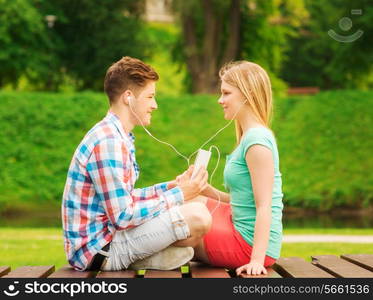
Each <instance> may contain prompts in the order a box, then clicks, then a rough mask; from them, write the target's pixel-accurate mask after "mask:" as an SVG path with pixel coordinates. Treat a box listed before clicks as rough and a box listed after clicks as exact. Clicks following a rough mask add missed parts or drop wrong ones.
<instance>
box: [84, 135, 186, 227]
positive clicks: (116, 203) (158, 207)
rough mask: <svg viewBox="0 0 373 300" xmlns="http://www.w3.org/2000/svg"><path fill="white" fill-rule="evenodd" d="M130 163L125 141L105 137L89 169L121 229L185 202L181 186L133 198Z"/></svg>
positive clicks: (109, 212)
mask: <svg viewBox="0 0 373 300" xmlns="http://www.w3.org/2000/svg"><path fill="white" fill-rule="evenodd" d="M128 162H129V153H128V149H126V146H125V144H124V143H122V142H121V141H120V140H116V139H105V140H103V141H101V142H100V143H98V144H97V145H96V146H95V147H94V149H93V152H92V154H91V156H90V158H89V160H88V163H87V171H88V174H89V176H90V178H91V180H92V183H93V185H94V187H95V191H96V193H97V196H98V197H99V198H100V200H101V201H102V203H103V206H104V208H105V212H106V215H107V217H108V218H109V220H110V222H111V223H112V224H113V226H114V227H115V228H116V229H117V230H124V229H126V228H129V227H134V226H138V225H140V224H142V223H144V222H145V221H147V220H148V219H150V218H152V217H155V216H157V215H159V213H160V212H161V211H163V210H165V209H167V208H168V207H170V206H172V205H173V204H174V203H180V202H182V201H183V194H182V191H181V190H180V189H179V188H173V189H171V190H168V191H166V192H164V193H163V194H161V195H154V194H152V193H149V194H147V193H146V190H145V193H144V192H143V194H142V196H143V197H136V196H135V197H133V196H132V195H131V191H133V183H131V176H130V174H131V169H130V164H129V163H128ZM150 190H151V191H153V190H152V189H150ZM154 190H155V187H154ZM149 195H150V196H149ZM144 200H146V201H144Z"/></svg>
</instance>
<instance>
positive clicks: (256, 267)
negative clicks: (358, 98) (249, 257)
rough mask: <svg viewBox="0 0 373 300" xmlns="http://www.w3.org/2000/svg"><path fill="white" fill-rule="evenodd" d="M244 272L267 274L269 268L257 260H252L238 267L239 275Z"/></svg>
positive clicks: (237, 272)
mask: <svg viewBox="0 0 373 300" xmlns="http://www.w3.org/2000/svg"><path fill="white" fill-rule="evenodd" d="M242 272H246V273H247V274H248V275H260V274H267V270H266V268H265V267H264V266H263V264H261V263H260V262H257V261H251V262H250V263H248V264H246V265H243V266H241V267H239V268H237V269H236V274H237V276H239V275H240V274H241V273H242Z"/></svg>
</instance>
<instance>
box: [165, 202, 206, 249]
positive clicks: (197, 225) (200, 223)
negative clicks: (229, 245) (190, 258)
mask: <svg viewBox="0 0 373 300" xmlns="http://www.w3.org/2000/svg"><path fill="white" fill-rule="evenodd" d="M206 200H207V198H206ZM201 201H203V200H202V199H200V200H199V201H198V200H194V199H193V200H190V201H188V202H187V203H186V204H184V205H182V206H180V212H181V214H182V215H183V217H184V219H185V222H186V223H187V224H188V226H189V230H190V237H189V238H187V239H185V240H180V241H177V242H175V243H173V244H172V245H173V246H176V247H193V248H194V247H196V246H197V245H198V244H199V243H200V241H201V240H202V237H203V236H204V235H205V234H206V233H207V232H208V231H209V230H210V227H211V221H212V220H211V215H210V212H209V211H208V209H207V207H206V205H205V204H203V203H202V202H201Z"/></svg>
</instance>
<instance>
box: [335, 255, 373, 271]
mask: <svg viewBox="0 0 373 300" xmlns="http://www.w3.org/2000/svg"><path fill="white" fill-rule="evenodd" d="M341 258H343V259H345V260H347V261H349V262H351V263H353V264H355V265H358V266H360V267H363V268H365V269H367V270H369V271H372V272H373V254H344V255H341Z"/></svg>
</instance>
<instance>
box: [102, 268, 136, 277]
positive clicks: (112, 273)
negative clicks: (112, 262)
mask: <svg viewBox="0 0 373 300" xmlns="http://www.w3.org/2000/svg"><path fill="white" fill-rule="evenodd" d="M96 278H136V271H133V270H123V271H101V272H100V273H98V274H97V276H96Z"/></svg>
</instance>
